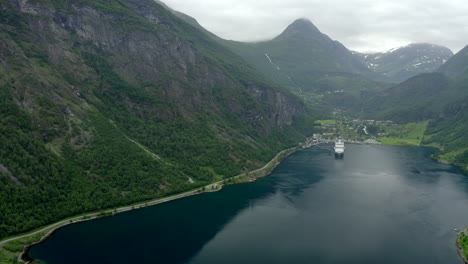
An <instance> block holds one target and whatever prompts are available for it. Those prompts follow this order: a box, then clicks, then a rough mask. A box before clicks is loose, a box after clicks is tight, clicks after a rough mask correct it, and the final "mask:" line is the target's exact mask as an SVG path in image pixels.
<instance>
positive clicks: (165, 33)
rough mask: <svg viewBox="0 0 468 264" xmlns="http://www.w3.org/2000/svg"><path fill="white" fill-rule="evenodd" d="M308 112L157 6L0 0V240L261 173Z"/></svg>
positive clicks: (292, 140)
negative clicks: (71, 218)
mask: <svg viewBox="0 0 468 264" xmlns="http://www.w3.org/2000/svg"><path fill="white" fill-rule="evenodd" d="M312 114H313V113H311V112H310V110H309V109H308V108H307V107H306V106H305V105H304V103H303V101H302V100H301V99H299V98H298V97H297V96H295V95H293V94H292V93H291V92H288V91H287V90H285V89H283V88H281V87H278V86H277V85H274V84H271V83H270V82H269V81H267V80H266V79H265V78H263V77H261V76H260V74H259V73H258V72H257V71H256V70H255V69H253V68H252V67H251V66H250V65H248V64H247V63H245V61H244V60H243V59H242V58H241V57H239V56H238V55H236V54H234V53H233V52H231V51H230V50H229V49H227V48H226V47H224V46H222V45H220V44H219V43H218V42H216V41H214V40H213V39H212V38H210V37H208V36H207V35H206V34H205V33H203V32H202V31H201V30H199V29H198V28H196V27H193V26H191V25H189V24H188V23H186V22H184V21H183V20H181V19H180V18H178V17H176V16H174V15H173V14H172V13H171V12H169V11H168V10H167V8H165V7H163V6H161V5H160V4H158V3H156V2H154V1H151V0H127V1H120V0H108V1H105V3H104V2H102V1H97V0H82V1H70V0H64V1H46V0H39V1H19V0H0V131H1V133H0V142H1V144H0V182H1V183H0V238H2V237H5V236H9V235H12V234H16V233H20V232H24V231H27V230H31V229H34V228H37V227H38V226H41V225H44V224H47V223H50V222H54V221H57V220H59V219H63V218H66V217H68V216H71V215H77V214H81V213H83V212H89V211H93V210H98V209H102V208H112V207H116V206H119V205H124V204H131V203H134V202H137V201H143V200H148V199H152V198H156V197H161V196H166V195H169V194H173V193H177V192H181V191H184V190H188V189H193V188H195V187H197V186H203V185H205V184H207V183H209V182H213V181H215V180H219V179H222V178H224V177H229V176H233V175H236V174H238V173H240V172H245V171H249V170H252V169H254V168H258V167H260V166H262V165H263V164H264V163H265V162H266V161H268V160H269V159H271V158H272V157H273V156H274V155H275V154H276V153H277V152H278V151H279V150H281V149H284V148H286V147H290V146H294V145H296V144H297V143H298V142H299V141H300V140H303V139H304V138H305V135H306V134H309V133H312V131H311V130H310V127H309V126H308V124H311V123H312V122H310V121H309V120H311V119H312V118H313V116H312Z"/></svg>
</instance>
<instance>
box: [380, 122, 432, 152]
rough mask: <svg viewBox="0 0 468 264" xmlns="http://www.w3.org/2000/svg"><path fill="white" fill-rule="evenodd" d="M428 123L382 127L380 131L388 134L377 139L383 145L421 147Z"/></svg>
mask: <svg viewBox="0 0 468 264" xmlns="http://www.w3.org/2000/svg"><path fill="white" fill-rule="evenodd" d="M428 124H429V121H424V122H418V123H408V124H406V125H397V126H382V127H381V130H382V131H385V132H386V133H389V136H388V137H382V138H380V139H379V141H380V142H382V144H385V145H414V146H419V145H421V143H422V141H423V138H424V133H425V131H426V128H427V125H428Z"/></svg>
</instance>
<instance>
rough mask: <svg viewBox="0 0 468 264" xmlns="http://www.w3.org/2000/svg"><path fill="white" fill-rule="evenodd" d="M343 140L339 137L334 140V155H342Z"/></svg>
mask: <svg viewBox="0 0 468 264" xmlns="http://www.w3.org/2000/svg"><path fill="white" fill-rule="evenodd" d="M344 149H345V146H344V140H343V139H341V138H339V139H337V140H335V156H338V157H342V156H343V155H344Z"/></svg>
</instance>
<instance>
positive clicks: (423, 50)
mask: <svg viewBox="0 0 468 264" xmlns="http://www.w3.org/2000/svg"><path fill="white" fill-rule="evenodd" d="M355 54H356V55H358V56H360V57H361V58H362V59H363V60H364V62H365V63H366V65H367V67H368V68H369V69H370V70H372V71H374V72H375V73H377V74H379V75H380V76H381V77H382V79H387V80H389V81H391V82H402V81H404V80H406V79H408V78H410V77H413V76H415V75H418V74H420V73H427V72H434V71H436V70H437V69H438V68H439V67H440V66H441V65H442V64H444V63H445V62H446V61H447V60H448V59H450V57H452V56H453V53H452V51H451V50H450V49H448V48H446V47H442V46H437V45H432V44H424V43H419V44H411V45H408V46H405V47H401V48H396V49H392V50H390V51H388V52H379V53H371V54H362V53H355Z"/></svg>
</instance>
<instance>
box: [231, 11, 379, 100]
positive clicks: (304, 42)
mask: <svg viewBox="0 0 468 264" xmlns="http://www.w3.org/2000/svg"><path fill="white" fill-rule="evenodd" d="M223 43H224V44H225V45H227V46H228V47H229V48H231V49H232V50H233V51H234V52H235V53H237V54H239V55H241V56H242V57H243V58H244V59H245V60H246V61H248V62H249V63H251V64H252V65H254V66H255V67H256V68H257V69H259V70H260V71H261V72H262V73H263V74H264V75H265V76H267V77H268V78H270V79H271V80H274V81H276V82H277V83H279V84H282V85H284V86H286V87H289V88H290V89H291V90H292V91H295V92H296V93H299V94H303V95H304V96H305V97H306V98H311V97H314V96H316V95H318V94H324V93H329V92H332V93H333V92H336V91H345V92H346V91H353V92H356V91H360V90H362V89H364V90H365V89H374V88H376V87H380V86H382V85H381V84H379V83H377V82H376V81H373V80H370V79H369V78H365V77H364V75H371V74H373V73H372V71H371V70H369V69H368V68H367V66H366V64H365V63H364V62H363V61H362V60H361V59H360V58H358V57H356V56H354V55H353V54H352V52H351V51H350V50H348V49H347V48H346V47H345V46H343V45H342V44H341V43H340V42H338V41H335V40H332V39H331V38H330V37H328V36H327V35H325V34H323V33H321V32H320V31H319V30H318V29H317V27H316V26H315V25H314V24H312V22H310V21H309V20H307V19H298V20H296V21H294V22H293V23H292V24H291V25H289V26H288V27H287V28H286V29H285V30H284V31H283V32H282V33H281V34H280V35H279V36H277V37H276V38H274V39H272V40H270V41H264V42H258V43H242V42H236V41H224V42H223Z"/></svg>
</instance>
